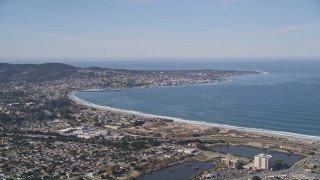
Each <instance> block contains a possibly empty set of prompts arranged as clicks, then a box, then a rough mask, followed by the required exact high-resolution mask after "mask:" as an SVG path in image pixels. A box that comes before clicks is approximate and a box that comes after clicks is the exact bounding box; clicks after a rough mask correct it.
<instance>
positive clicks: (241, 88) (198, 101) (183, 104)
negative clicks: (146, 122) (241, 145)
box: [76, 61, 320, 137]
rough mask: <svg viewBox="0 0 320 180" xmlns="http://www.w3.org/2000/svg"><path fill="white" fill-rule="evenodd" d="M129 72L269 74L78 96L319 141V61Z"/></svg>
mask: <svg viewBox="0 0 320 180" xmlns="http://www.w3.org/2000/svg"><path fill="white" fill-rule="evenodd" d="M159 67H160V68H159ZM166 67H167V68H166ZM168 67H169V68H168ZM123 68H127V69H128V68H129V69H130V67H125V66H124V67H123ZM131 69H235V70H263V71H266V72H268V73H267V74H259V75H247V76H238V77H230V78H229V80H230V81H225V82H220V83H214V84H201V85H184V86H168V87H158V88H153V89H124V90H123V91H121V92H78V93H76V96H77V97H79V98H80V99H83V100H85V101H88V102H91V103H94V104H97V105H102V106H108V107H113V108H118V109H124V110H131V111H138V112H142V113H147V114H154V115H162V116H169V117H175V118H182V119H186V120H193V121H203V122H208V123H215V124H225V125H231V126H237V127H243V128H254V129H262V130H269V131H278V132H288V133H295V134H301V135H309V136H317V137H320V93H319V92H320V61H308V62H304V61H296V62H290V61H283V62H282V61H279V62H277V61H272V62H242V63H241V62H234V63H232V62H228V63H210V62H206V63H202V64H201V63H197V64H196V63H189V64H183V63H182V64H178V63H177V64H175V65H171V66H168V65H167V66H165V64H163V66H162V65H159V64H158V65H154V68H152V65H151V64H147V65H146V66H144V65H143V64H140V68H139V66H136V67H133V68H131Z"/></svg>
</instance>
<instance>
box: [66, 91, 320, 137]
mask: <svg viewBox="0 0 320 180" xmlns="http://www.w3.org/2000/svg"><path fill="white" fill-rule="evenodd" d="M76 93H77V92H76V91H73V92H71V93H70V94H69V95H68V98H69V99H71V100H72V101H74V102H75V103H77V104H81V105H84V106H87V107H92V108H96V109H99V110H103V111H113V112H117V113H123V114H129V115H136V116H141V117H145V118H161V119H168V120H172V121H173V122H176V123H185V124H190V125H200V126H211V127H217V128H224V129H226V130H237V131H240V132H244V133H253V134H257V135H264V136H269V137H283V138H294V139H297V140H312V141H317V142H320V137H319V136H312V135H304V134H297V133H290V132H284V131H272V130H266V129H257V128H245V127H238V126H232V125H226V124H216V123H209V122H204V121H196V120H187V119H182V118H175V117H169V116H162V115H154V114H147V113H143V112H139V111H131V110H124V109H118V108H113V107H109V106H102V105H97V104H93V103H90V102H87V101H85V100H83V99H80V98H78V97H76V96H75V94H76Z"/></svg>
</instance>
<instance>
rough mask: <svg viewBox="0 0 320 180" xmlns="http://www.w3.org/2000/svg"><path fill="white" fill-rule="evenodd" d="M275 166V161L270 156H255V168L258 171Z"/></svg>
mask: <svg viewBox="0 0 320 180" xmlns="http://www.w3.org/2000/svg"><path fill="white" fill-rule="evenodd" d="M272 166H273V159H272V156H271V155H268V154H258V155H256V156H254V167H255V168H257V169H270V168H271V167H272Z"/></svg>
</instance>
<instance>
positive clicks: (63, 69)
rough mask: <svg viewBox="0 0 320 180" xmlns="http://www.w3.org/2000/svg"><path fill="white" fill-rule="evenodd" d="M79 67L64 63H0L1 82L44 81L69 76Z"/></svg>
mask: <svg viewBox="0 0 320 180" xmlns="http://www.w3.org/2000/svg"><path fill="white" fill-rule="evenodd" d="M77 70H78V68H77V67H74V66H70V65H67V64H63V63H45V64H9V63H0V82H9V81H25V82H43V81H50V80H57V79H61V78H66V77H69V76H71V75H73V74H75V73H77Z"/></svg>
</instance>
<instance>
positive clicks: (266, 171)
mask: <svg viewBox="0 0 320 180" xmlns="http://www.w3.org/2000/svg"><path fill="white" fill-rule="evenodd" d="M259 73H260V72H257V71H234V70H179V71H160V70H157V71H138V70H117V69H107V68H96V67H92V68H77V67H73V66H69V65H65V64H57V63H50V64H41V65H12V64H0V87H1V88H0V179H141V180H143V179H148V175H149V174H152V173H154V172H159V171H166V173H169V174H170V173H175V171H178V168H175V167H177V166H179V167H180V168H191V169H190V171H191V172H193V175H192V176H190V177H188V179H195V180H196V179H199V180H200V179H201V180H202V179H298V180H300V179H301V180H302V179H320V141H319V139H306V138H299V137H293V136H282V135H275V134H271V133H270V134H268V133H261V132H253V131H244V130H238V129H229V128H225V127H216V126H208V125H203V124H191V123H185V122H177V121H174V120H173V119H169V118H163V117H158V116H143V115H139V114H134V113H128V112H122V111H117V110H113V109H108V108H103V107H97V106H94V105H90V104H87V103H85V102H83V101H81V100H80V99H78V98H77V97H75V95H74V93H75V92H78V91H121V90H122V89H124V88H156V87H159V86H179V85H189V84H203V83H216V82H220V81H227V80H228V78H229V77H231V76H243V75H255V74H259ZM216 147H233V148H248V147H250V148H254V149H258V150H261V151H262V152H261V153H256V154H252V155H250V157H248V155H247V156H245V155H241V154H236V153H235V154H231V153H228V152H223V151H219V150H216V149H215V148H216ZM239 151H241V150H239ZM273 154H277V155H278V154H280V155H283V156H285V157H287V156H288V157H290V158H289V159H290V160H291V159H293V157H295V159H294V160H292V161H290V162H289V161H288V162H285V160H284V159H278V158H277V157H276V156H273ZM192 162H202V163H210V168H207V167H206V168H205V169H202V168H201V167H200V166H195V165H193V164H192ZM149 179H151V178H149Z"/></svg>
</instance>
